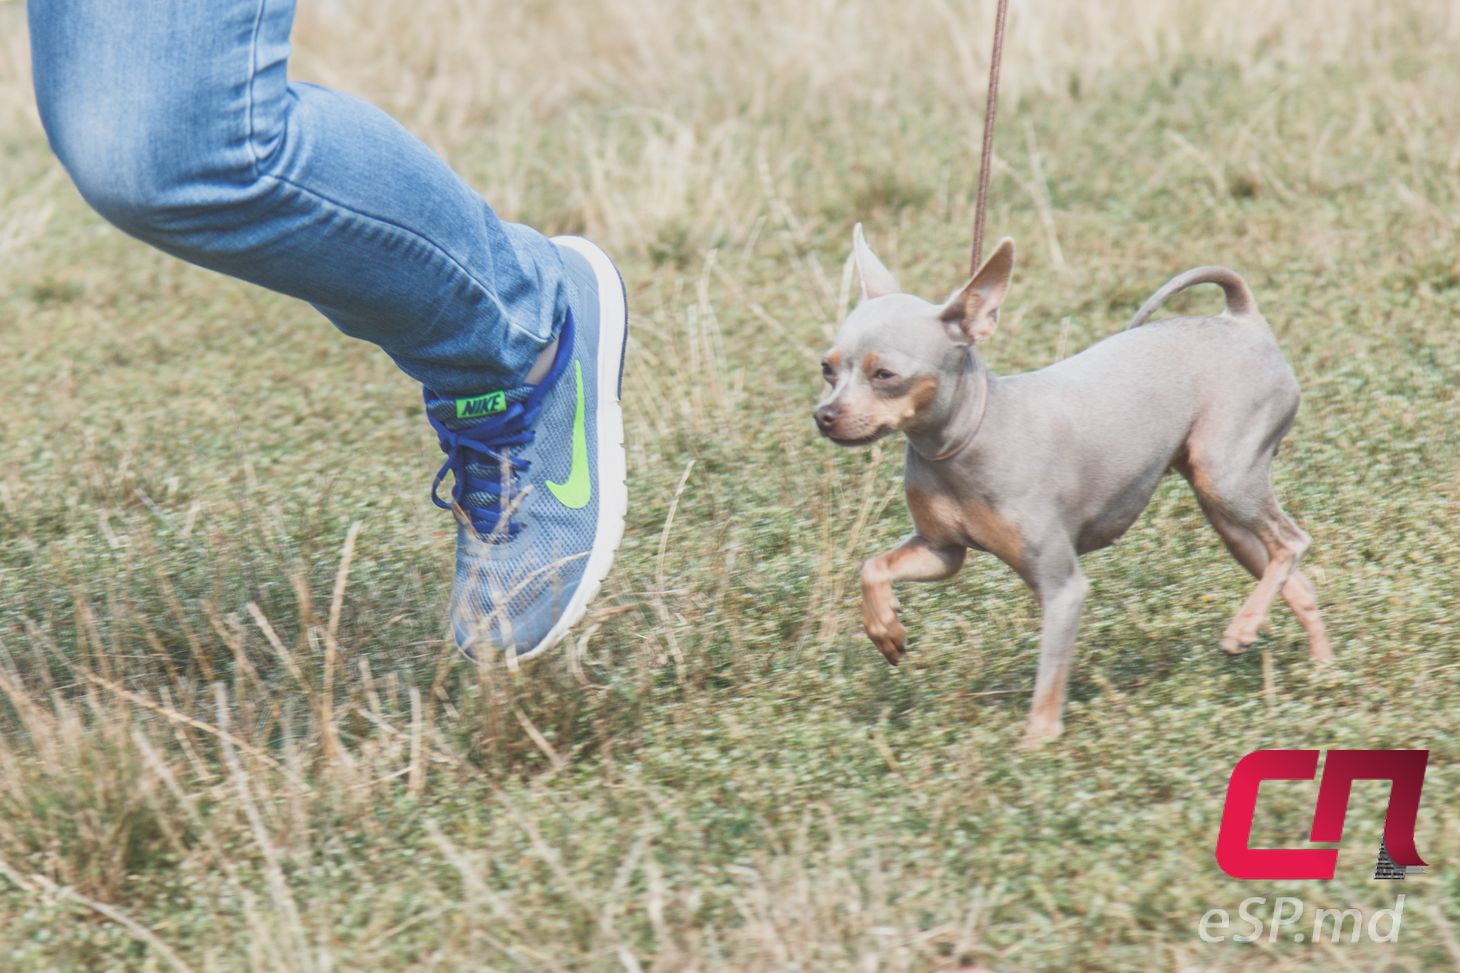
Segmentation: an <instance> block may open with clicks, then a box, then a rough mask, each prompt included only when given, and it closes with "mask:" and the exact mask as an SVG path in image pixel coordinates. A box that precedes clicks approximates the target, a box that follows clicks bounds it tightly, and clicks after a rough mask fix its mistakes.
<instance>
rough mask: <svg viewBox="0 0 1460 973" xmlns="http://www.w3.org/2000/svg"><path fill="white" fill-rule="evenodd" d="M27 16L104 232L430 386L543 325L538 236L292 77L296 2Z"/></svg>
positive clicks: (121, 6)
mask: <svg viewBox="0 0 1460 973" xmlns="http://www.w3.org/2000/svg"><path fill="white" fill-rule="evenodd" d="M29 16H30V38H31V50H32V55H33V61H34V66H35V87H36V101H37V103H38V104H39V107H40V113H41V119H42V120H43V122H44V124H45V128H46V134H47V136H48V137H49V138H50V142H51V146H52V148H53V149H54V150H55V152H56V155H57V156H59V157H60V159H61V162H62V164H63V165H65V167H66V170H67V171H68V172H69V173H70V175H71V178H72V179H73V180H74V181H75V183H76V186H77V188H78V189H79V190H80V191H81V194H82V196H84V197H85V198H86V200H87V202H89V203H90V204H91V205H92V206H93V207H94V208H95V209H96V210H97V211H98V212H99V213H101V215H102V216H104V217H106V219H107V220H109V221H110V222H112V223H113V224H115V225H116V226H118V227H120V228H121V229H122V230H124V231H126V232H127V233H129V234H131V235H132V236H135V237H137V238H139V239H141V240H145V241H146V242H147V243H150V244H152V245H153V246H155V247H158V248H160V249H162V250H165V251H167V252H168V253H171V254H174V255H176V256H178V257H181V258H182V259H184V260H187V261H189V262H191V263H195V264H199V265H201V266H203V267H209V268H211V269H213V270H217V271H221V272H223V273H225V274H229V275H232V276H234V277H241V278H243V279H244V280H248V281H252V282H254V283H256V284H261V285H263V286H264V287H268V288H271V289H273V290H276V291H282V292H283V293H285V294H290V295H293V296H294V297H299V298H302V299H304V300H306V301H308V302H309V303H311V304H313V305H314V306H315V307H316V308H318V309H319V310H320V311H321V312H322V313H323V314H324V315H325V317H327V318H329V319H330V321H332V322H334V324H335V326H336V327H338V328H339V329H340V330H341V331H343V332H345V333H346V334H348V335H353V336H354V337H357V338H363V339H364V340H366V341H370V342H373V343H375V344H377V345H379V346H380V347H381V348H383V349H385V351H386V352H387V353H388V354H389V355H390V356H391V357H392V358H393V359H394V360H395V362H396V364H398V365H399V366H400V367H401V368H402V369H403V370H404V371H405V372H406V373H407V374H409V375H411V376H412V377H414V378H415V379H417V380H418V381H420V382H422V383H424V384H425V385H427V386H429V387H430V388H432V389H434V390H435V391H437V392H440V393H443V394H448V395H449V394H460V393H468V392H477V391H483V390H491V389H497V388H502V387H506V386H511V385H516V384H520V383H521V380H522V378H523V376H524V375H526V373H527V371H528V369H529V368H531V366H532V364H533V362H534V361H535V360H536V358H537V357H538V354H539V352H541V350H542V349H543V348H544V347H545V346H546V345H548V344H550V343H551V342H552V340H553V339H554V338H555V337H556V336H557V331H558V328H559V327H561V324H562V321H563V318H564V316H565V314H566V312H567V296H566V288H565V285H564V281H563V275H564V270H563V264H562V260H561V258H560V257H559V255H558V252H557V250H556V248H555V247H554V246H553V245H552V244H551V243H549V242H548V240H547V239H546V238H545V237H543V236H542V235H541V234H539V233H537V232H536V231H535V230H532V229H530V228H528V227H525V226H521V225H518V224H513V223H506V222H503V221H502V220H500V219H498V218H497V215H496V214H495V213H493V212H492V209H491V207H489V206H488V205H487V204H486V202H485V201H484V200H483V199H482V198H481V197H480V196H479V195H477V194H476V193H475V192H473V191H472V189H471V188H470V187H469V186H467V184H466V183H465V182H463V181H462V179H461V178H460V177H459V176H458V175H457V174H456V173H455V172H453V171H452V170H451V169H450V168H449V167H448V166H447V165H446V163H445V162H444V161H442V160H441V158H440V157H438V156H437V155H436V154H435V153H433V152H432V151H431V150H430V149H429V148H427V147H426V146H425V145H424V144H423V143H422V142H420V141H419V140H417V139H416V138H414V137H413V136H411V135H410V134H409V133H408V132H406V130H405V129H403V128H401V127H400V125H398V124H397V123H396V122H395V121H393V120H392V119H391V118H390V117H388V116H387V115H385V114H384V113H383V112H381V111H379V110H378V109H376V108H374V107H373V106H371V105H368V104H366V103H365V102H363V101H360V100H359V99H356V98H352V97H350V96H349V95H345V94H341V93H339V92H337V91H330V90H328V89H326V88H321V87H319V86H317V85H311V84H293V83H290V81H289V80H288V77H287V70H286V69H287V65H288V60H289V50H290V47H289V32H290V29H291V28H292V26H293V22H294V0H29ZM442 29H444V30H447V29H450V28H449V26H444V25H443V28H442Z"/></svg>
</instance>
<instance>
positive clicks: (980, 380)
mask: <svg viewBox="0 0 1460 973" xmlns="http://www.w3.org/2000/svg"><path fill="white" fill-rule="evenodd" d="M968 354H969V355H970V356H971V357H972V358H973V377H974V382H975V383H976V384H977V386H978V388H977V390H976V393H975V394H976V395H978V404H977V405H976V406H974V417H973V423H972V424H971V425H970V426H969V429H968V434H967V435H966V436H964V437H963V438H962V439H960V440H959V441H958V442H957V443H956V444H955V445H953V446H952V447H950V448H948V449H946V450H944V451H943V452H941V453H939V454H938V455H937V456H928V457H924V458H925V459H926V460H927V461H928V462H929V463H941V462H943V461H944V460H946V459H952V458H953V457H954V456H957V455H958V454H959V453H961V452H963V451H964V450H965V449H967V448H968V444H969V443H971V442H973V437H974V436H977V435H978V430H979V429H980V428H981V427H982V426H983V417H984V413H985V412H987V411H988V407H989V370H988V367H987V366H985V365H984V363H983V359H982V358H980V357H978V352H976V351H974V350H973V349H972V348H969V349H968ZM959 384H960V385H962V384H963V377H962V375H961V374H960V375H959ZM958 391H959V393H960V395H959V397H960V398H961V397H962V395H961V393H962V391H963V390H962V389H959V390H958Z"/></svg>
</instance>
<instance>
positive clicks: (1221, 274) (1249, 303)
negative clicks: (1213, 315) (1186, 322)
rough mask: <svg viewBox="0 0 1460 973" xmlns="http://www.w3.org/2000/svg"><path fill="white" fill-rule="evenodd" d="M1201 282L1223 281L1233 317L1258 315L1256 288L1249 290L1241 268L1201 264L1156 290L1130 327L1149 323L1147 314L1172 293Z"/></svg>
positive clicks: (1228, 307)
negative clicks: (1239, 271)
mask: <svg viewBox="0 0 1460 973" xmlns="http://www.w3.org/2000/svg"><path fill="white" fill-rule="evenodd" d="M1197 284H1220V285H1221V287H1222V291H1223V292H1224V293H1225V294H1226V295H1227V311H1226V313H1227V314H1228V315H1230V316H1232V317H1247V316H1256V314H1257V301H1256V300H1254V299H1253V297H1252V291H1250V290H1248V288H1247V283H1246V282H1245V281H1243V280H1242V278H1241V277H1238V276H1237V272H1236V271H1233V270H1228V269H1227V268H1226V267H1197V268H1196V269H1195V270H1188V271H1187V272H1186V273H1184V274H1177V275H1176V276H1175V277H1173V278H1171V280H1170V281H1169V282H1168V283H1167V284H1166V286H1165V287H1162V288H1161V289H1160V290H1158V291H1157V292H1156V293H1154V294H1152V295H1151V299H1150V300H1148V301H1147V302H1146V303H1144V304H1142V305H1141V309H1140V310H1139V311H1137V312H1136V316H1135V317H1133V318H1131V319H1130V324H1128V325H1126V326H1125V327H1126V330H1127V331H1129V330H1130V329H1131V328H1139V327H1140V326H1141V325H1143V324H1145V323H1146V318H1148V317H1150V316H1151V315H1152V314H1154V313H1155V312H1156V308H1158V307H1160V306H1161V305H1162V304H1164V303H1165V302H1166V299H1167V298H1169V297H1170V296H1171V295H1172V294H1175V293H1176V292H1178V291H1184V290H1186V289H1187V288H1188V287H1195V286H1196V285H1197Z"/></svg>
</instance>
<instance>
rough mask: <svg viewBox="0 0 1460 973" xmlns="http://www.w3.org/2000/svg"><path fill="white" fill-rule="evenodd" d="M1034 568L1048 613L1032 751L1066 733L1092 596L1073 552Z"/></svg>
mask: <svg viewBox="0 0 1460 973" xmlns="http://www.w3.org/2000/svg"><path fill="white" fill-rule="evenodd" d="M1034 567H1035V570H1033V571H1032V572H1030V574H1031V584H1033V586H1034V589H1035V592H1036V593H1037V594H1038V595H1039V601H1040V604H1041V605H1042V606H1043V608H1044V622H1043V624H1042V625H1041V627H1040V632H1039V675H1038V676H1036V677H1035V680H1034V702H1033V705H1032V706H1031V708H1030V712H1029V726H1028V728H1027V729H1026V731H1025V733H1024V744H1025V745H1026V746H1033V745H1036V744H1039V743H1043V742H1044V741H1046V740H1053V739H1055V738H1056V737H1058V736H1059V735H1060V734H1061V733H1062V732H1064V728H1065V724H1064V708H1065V685H1066V683H1067V682H1068V681H1069V678H1070V660H1071V659H1072V658H1073V657H1074V655H1075V637H1076V635H1078V633H1079V630H1080V607H1081V606H1082V605H1083V604H1084V603H1085V595H1087V594H1088V593H1089V591H1090V582H1089V581H1087V580H1085V573H1084V572H1083V571H1081V570H1080V562H1079V560H1078V558H1077V557H1076V555H1075V552H1074V551H1073V550H1069V551H1061V552H1060V553H1059V554H1058V555H1056V556H1050V555H1047V556H1046V557H1045V558H1044V559H1042V560H1041V563H1039V564H1037V565H1035V566H1034Z"/></svg>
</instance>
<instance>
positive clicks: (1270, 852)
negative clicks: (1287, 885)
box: [1217, 750, 1430, 880]
mask: <svg viewBox="0 0 1460 973" xmlns="http://www.w3.org/2000/svg"><path fill="white" fill-rule="evenodd" d="M1320 752H1321V751H1318V750H1255V751H1253V752H1252V753H1249V754H1248V755H1247V756H1245V757H1243V758H1242V759H1241V760H1239V761H1238V762H1237V766H1236V767H1234V768H1233V769H1232V780H1231V782H1230V783H1228V784H1227V804H1226V806H1225V807H1224V808H1223V809H1222V828H1221V831H1219V832H1218V833H1217V864H1218V865H1219V866H1220V867H1221V869H1222V871H1224V872H1226V873H1227V874H1228V875H1230V876H1232V877H1233V878H1243V879H1319V880H1327V879H1331V878H1333V873H1334V870H1335V868H1336V867H1337V865H1338V849H1337V848H1251V847H1249V846H1248V843H1249V842H1250V841H1251V838H1252V817H1253V813H1254V812H1255V811H1256V810H1257V788H1258V786H1259V785H1260V784H1261V783H1262V782H1263V781H1265V780H1312V779H1313V777H1314V776H1315V775H1316V774H1317V772H1318V755H1319V753H1320ZM1429 759H1430V752H1429V751H1428V750H1330V751H1328V759H1327V760H1326V761H1325V762H1324V764H1323V780H1322V782H1321V783H1320V784H1319V785H1318V805H1317V807H1315V808H1314V810H1313V830H1312V833H1311V834H1310V835H1309V839H1308V840H1309V841H1313V842H1335V843H1336V842H1339V841H1341V840H1342V839H1343V819H1344V817H1345V816H1346V815H1347V814H1348V798H1349V791H1350V790H1351V789H1352V787H1353V782H1354V781H1356V780H1387V781H1389V782H1390V785H1391V786H1390V788H1389V808H1388V810H1387V811H1386V812H1385V813H1384V844H1383V845H1382V846H1381V848H1380V866H1381V868H1380V871H1383V868H1384V866H1385V865H1386V864H1389V863H1386V862H1385V861H1384V856H1385V854H1386V852H1387V855H1388V858H1389V859H1390V862H1392V864H1393V865H1396V866H1398V874H1397V875H1395V876H1394V877H1403V874H1404V868H1405V867H1408V866H1412V865H1423V864H1425V862H1424V859H1422V858H1420V857H1419V852H1417V851H1416V850H1415V848H1414V821H1415V818H1416V817H1417V816H1418V814H1419V792H1420V788H1422V787H1423V786H1424V780H1425V765H1426V764H1427V763H1428V762H1429ZM1375 877H1376V878H1378V877H1386V876H1381V875H1380V874H1379V873H1377V872H1376V874H1375Z"/></svg>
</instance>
